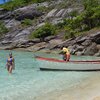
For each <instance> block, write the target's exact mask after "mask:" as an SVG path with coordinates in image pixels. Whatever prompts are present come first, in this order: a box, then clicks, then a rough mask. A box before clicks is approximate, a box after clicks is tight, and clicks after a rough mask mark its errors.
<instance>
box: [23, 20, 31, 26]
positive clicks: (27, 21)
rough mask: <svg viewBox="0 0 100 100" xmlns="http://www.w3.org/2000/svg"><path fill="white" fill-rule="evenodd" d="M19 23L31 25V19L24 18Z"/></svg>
mask: <svg viewBox="0 0 100 100" xmlns="http://www.w3.org/2000/svg"><path fill="white" fill-rule="evenodd" d="M21 24H22V25H24V26H31V25H32V20H31V19H24V20H23V21H22V22H21Z"/></svg>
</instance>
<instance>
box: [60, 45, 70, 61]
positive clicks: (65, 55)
mask: <svg viewBox="0 0 100 100" xmlns="http://www.w3.org/2000/svg"><path fill="white" fill-rule="evenodd" d="M62 51H63V59H64V60H65V61H69V60H70V51H69V49H68V48H66V47H63V49H62Z"/></svg>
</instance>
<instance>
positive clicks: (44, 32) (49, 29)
mask: <svg viewBox="0 0 100 100" xmlns="http://www.w3.org/2000/svg"><path fill="white" fill-rule="evenodd" d="M55 33H56V29H55V27H54V25H52V24H50V23H46V24H45V25H44V26H42V27H40V28H38V29H37V30H36V31H34V32H33V33H32V34H31V35H30V38H40V39H41V40H44V38H45V37H47V36H50V35H54V34H55Z"/></svg>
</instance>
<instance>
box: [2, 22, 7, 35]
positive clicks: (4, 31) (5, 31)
mask: <svg viewBox="0 0 100 100" xmlns="http://www.w3.org/2000/svg"><path fill="white" fill-rule="evenodd" d="M7 32H8V29H7V28H6V27H5V25H4V23H3V22H2V21H0V36H2V35H3V34H4V33H7Z"/></svg>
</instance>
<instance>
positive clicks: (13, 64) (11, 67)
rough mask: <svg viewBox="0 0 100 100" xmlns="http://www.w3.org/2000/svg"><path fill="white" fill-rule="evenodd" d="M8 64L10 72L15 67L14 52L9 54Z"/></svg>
mask: <svg viewBox="0 0 100 100" xmlns="http://www.w3.org/2000/svg"><path fill="white" fill-rule="evenodd" d="M6 66H7V70H8V72H9V73H12V70H13V69H15V63H14V58H13V56H12V53H10V54H9V57H8V59H7V64H6Z"/></svg>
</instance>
